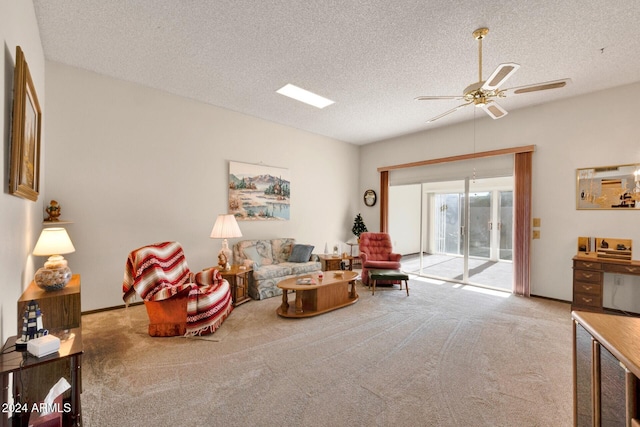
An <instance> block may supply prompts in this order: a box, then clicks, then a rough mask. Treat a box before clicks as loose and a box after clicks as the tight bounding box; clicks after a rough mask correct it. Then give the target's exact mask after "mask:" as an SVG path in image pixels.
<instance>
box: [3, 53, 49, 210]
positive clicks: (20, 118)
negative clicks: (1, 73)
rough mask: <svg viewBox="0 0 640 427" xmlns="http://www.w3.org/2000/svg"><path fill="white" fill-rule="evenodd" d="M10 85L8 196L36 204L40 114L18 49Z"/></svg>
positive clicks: (27, 68) (26, 69) (21, 54)
mask: <svg viewBox="0 0 640 427" xmlns="http://www.w3.org/2000/svg"><path fill="white" fill-rule="evenodd" d="M13 82H14V83H13V93H14V97H13V123H12V128H11V129H12V130H11V170H10V176H9V193H11V194H13V195H15V196H19V197H23V198H25V199H29V200H33V201H36V200H38V192H39V187H40V132H41V124H42V112H41V110H40V104H39V103H38V96H37V95H36V88H35V86H34V85H33V80H32V79H31V73H30V72H29V66H28V65H27V61H26V60H25V58H24V53H23V52H22V49H21V48H20V46H17V47H16V67H15V72H14V77H13Z"/></svg>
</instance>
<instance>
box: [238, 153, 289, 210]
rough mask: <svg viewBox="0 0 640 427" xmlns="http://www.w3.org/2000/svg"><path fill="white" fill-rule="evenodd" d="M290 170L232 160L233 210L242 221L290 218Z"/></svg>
mask: <svg viewBox="0 0 640 427" xmlns="http://www.w3.org/2000/svg"><path fill="white" fill-rule="evenodd" d="M290 199H291V180H290V178H289V170H288V169H284V168H278V167H273V166H264V165H255V164H251V163H240V162H229V213H230V214H233V215H234V216H235V217H236V219H237V220H238V221H283V220H284V221H286V220H289V213H290V209H289V208H290V205H289V202H290Z"/></svg>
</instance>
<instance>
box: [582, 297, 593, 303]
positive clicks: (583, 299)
mask: <svg viewBox="0 0 640 427" xmlns="http://www.w3.org/2000/svg"><path fill="white" fill-rule="evenodd" d="M592 301H593V299H591V298H582V302H586V303H587V304H589V303H590V302H592Z"/></svg>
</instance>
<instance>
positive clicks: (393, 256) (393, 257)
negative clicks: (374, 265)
mask: <svg viewBox="0 0 640 427" xmlns="http://www.w3.org/2000/svg"><path fill="white" fill-rule="evenodd" d="M401 258H402V255H400V254H395V253H390V254H389V261H400V259H401Z"/></svg>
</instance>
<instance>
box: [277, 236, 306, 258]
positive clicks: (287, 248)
mask: <svg viewBox="0 0 640 427" xmlns="http://www.w3.org/2000/svg"><path fill="white" fill-rule="evenodd" d="M295 244H296V240H295V239H291V238H284V239H272V240H271V251H272V252H273V262H275V263H279V262H286V261H288V260H289V256H290V255H291V250H292V248H293V246H294V245H295ZM306 261H308V260H306Z"/></svg>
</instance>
